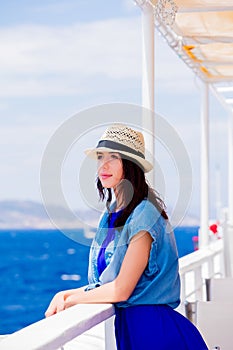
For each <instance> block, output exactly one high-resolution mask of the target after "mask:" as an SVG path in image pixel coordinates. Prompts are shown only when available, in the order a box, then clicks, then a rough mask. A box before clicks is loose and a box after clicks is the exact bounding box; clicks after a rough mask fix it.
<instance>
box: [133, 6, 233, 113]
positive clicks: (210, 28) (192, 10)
mask: <svg viewBox="0 0 233 350" xmlns="http://www.w3.org/2000/svg"><path fill="white" fill-rule="evenodd" d="M136 2H137V3H138V5H141V6H142V5H143V3H144V4H145V2H146V3H147V4H150V5H151V6H152V7H153V8H154V13H155V15H156V20H155V26H156V27H157V29H158V30H159V31H160V32H161V34H162V35H163V36H164V37H165V39H166V40H167V42H168V44H169V45H170V46H171V47H172V49H173V50H175V51H176V52H177V54H178V55H179V56H180V57H181V59H183V61H185V62H186V63H187V64H188V66H190V68H191V69H192V70H193V71H194V73H195V74H197V75H198V76H199V77H200V78H201V79H202V80H203V81H204V82H207V83H209V84H210V87H211V88H212V89H214V90H215V91H214V92H216V95H217V97H218V98H219V99H220V101H221V102H222V103H223V104H224V107H225V108H227V109H229V110H230V111H231V112H232V111H233V1H232V0H221V1H219V0H157V1H156V0H153V1H149V0H145V1H143V0H136ZM158 9H159V11H158ZM174 11H175V12H176V13H175V15H174V13H173V16H172V17H173V19H174V21H172V23H167V22H168V21H166V19H165V20H164V12H166V13H167V16H169V15H170V16H171V13H172V12H174Z"/></svg>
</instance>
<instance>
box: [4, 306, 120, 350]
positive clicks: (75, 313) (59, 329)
mask: <svg viewBox="0 0 233 350" xmlns="http://www.w3.org/2000/svg"><path fill="white" fill-rule="evenodd" d="M113 315H114V306H113V305H112V304H79V305H75V306H73V307H71V308H69V309H67V310H65V311H62V312H60V313H58V314H56V315H54V316H50V317H48V318H45V319H43V320H41V321H38V322H36V323H33V324H31V325H30V326H28V327H25V328H23V329H21V330H19V331H17V332H15V333H13V334H10V335H8V336H7V337H6V338H4V339H3V340H1V341H0V350H13V349H14V350H45V349H46V350H55V349H58V348H59V347H61V346H62V345H64V344H65V343H67V342H68V341H70V340H72V339H74V338H75V337H77V336H78V335H80V334H82V333H84V332H85V331H87V330H88V329H90V328H92V327H94V326H95V325H97V324H99V323H100V322H102V321H105V320H106V319H108V318H109V317H111V316H113Z"/></svg>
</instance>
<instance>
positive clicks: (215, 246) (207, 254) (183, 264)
mask: <svg viewBox="0 0 233 350" xmlns="http://www.w3.org/2000/svg"><path fill="white" fill-rule="evenodd" d="M222 250H223V241H222V239H219V240H217V241H215V242H212V243H210V244H209V245H208V246H206V247H203V248H201V249H199V250H197V251H195V252H193V253H190V254H188V255H185V256H183V257H181V258H180V259H179V266H180V274H181V275H183V274H184V273H187V272H189V271H192V270H193V269H195V267H198V266H200V265H202V264H203V263H205V262H206V261H208V260H209V259H210V258H211V257H214V256H215V255H218V254H220V253H221V252H222Z"/></svg>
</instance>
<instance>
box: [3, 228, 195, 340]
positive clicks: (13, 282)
mask: <svg viewBox="0 0 233 350" xmlns="http://www.w3.org/2000/svg"><path fill="white" fill-rule="evenodd" d="M79 235H80V237H79V238H78V239H75V240H73V239H71V238H69V237H68V236H67V235H65V234H63V233H62V232H60V231H59V230H37V229H34V230H1V231H0V278H1V287H0V300H1V303H0V334H8V333H12V332H15V331H17V330H19V329H21V328H23V327H26V326H27V325H29V324H31V323H33V322H36V321H38V320H40V319H42V318H44V312H45V310H46V308H47V306H48V304H49V302H50V300H51V298H52V297H53V296H54V294H55V293H56V292H58V291H60V290H64V289H70V288H77V287H80V286H82V285H85V284H87V269H88V255H89V249H90V243H91V239H87V238H85V237H84V235H83V232H82V230H80V233H79ZM197 235H198V227H179V228H176V229H175V236H176V240H177V247H178V252H179V256H180V257H181V256H184V255H186V254H189V253H191V252H192V251H193V250H194V246H193V241H192V237H193V236H197Z"/></svg>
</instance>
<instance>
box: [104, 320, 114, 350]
mask: <svg viewBox="0 0 233 350" xmlns="http://www.w3.org/2000/svg"><path fill="white" fill-rule="evenodd" d="M104 330H105V350H116V339H115V331H114V316H112V317H110V318H108V319H107V320H106V321H105V323H104Z"/></svg>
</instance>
